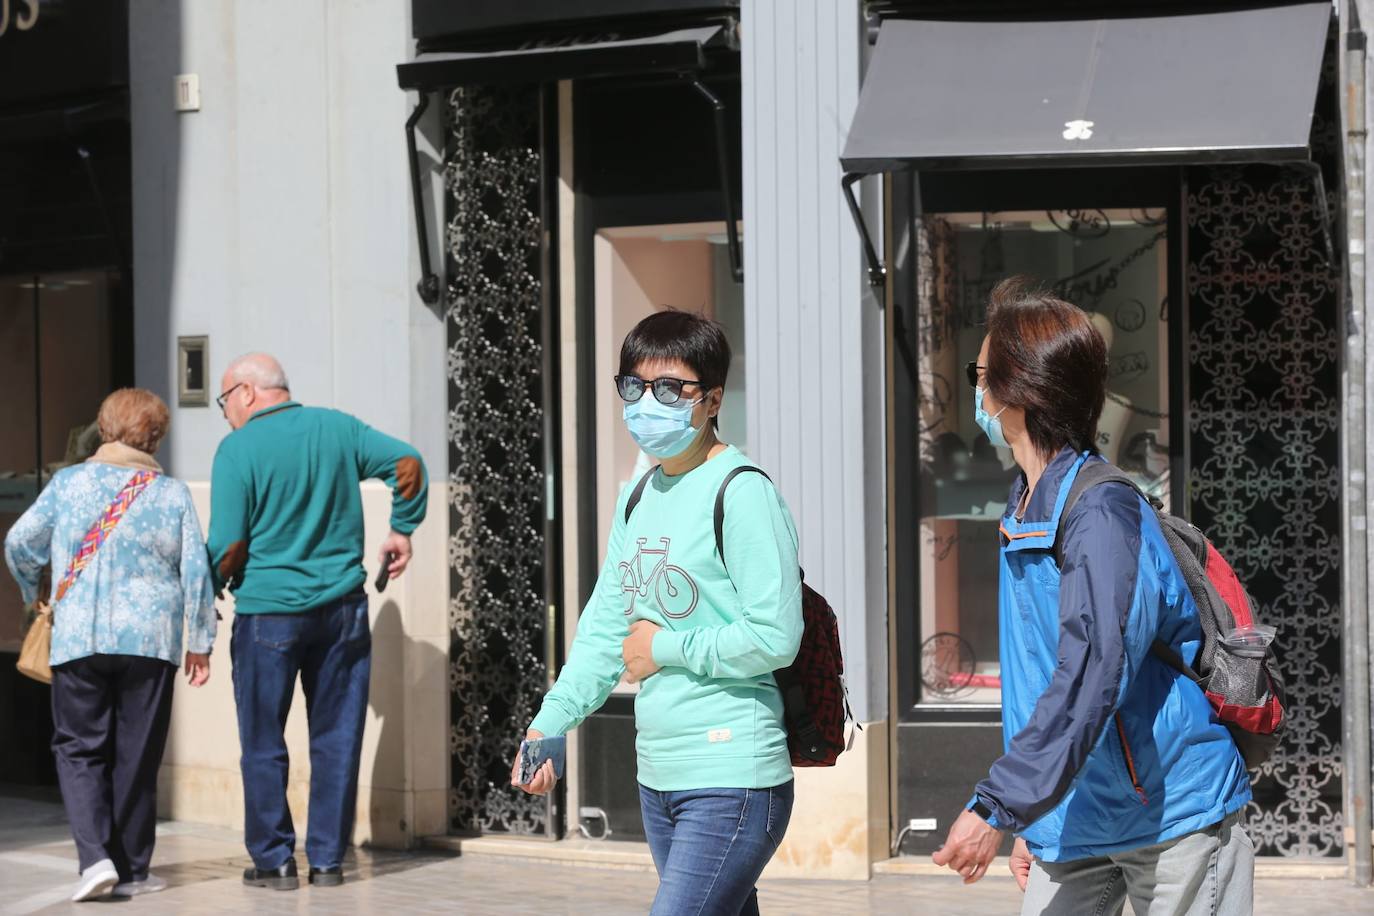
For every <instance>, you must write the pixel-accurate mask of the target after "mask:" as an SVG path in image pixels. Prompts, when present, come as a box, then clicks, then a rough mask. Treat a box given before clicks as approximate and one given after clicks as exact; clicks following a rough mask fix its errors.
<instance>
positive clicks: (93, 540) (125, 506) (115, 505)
mask: <svg viewBox="0 0 1374 916" xmlns="http://www.w3.org/2000/svg"><path fill="white" fill-rule="evenodd" d="M157 478H158V473H157V472H156V471H138V472H136V473H135V474H134V476H133V477H130V478H129V482H128V483H126V484H125V485H124V488H123V489H122V490H120V491H119V495H117V496H116V497H115V498H114V502H112V503H110V505H109V506H108V507H107V508H106V509H105V511H104V512H102V513H101V515H100V518H98V519H96V520H95V524H93V525H91V530H90V531H87V532H86V536H85V537H84V538H82V539H81V547H80V549H78V550H77V552H76V556H74V557H72V562H71V565H69V566H68V567H67V574H66V575H65V576H63V577H62V581H61V582H59V583H58V584H57V592H56V598H55V599H54V600H56V601H61V600H62V596H63V595H65V594H67V591H68V589H70V588H71V587H72V584H73V583H75V582H76V577H77V576H79V575H81V571H82V570H83V569H85V568H86V567H87V566H88V565H89V564H90V562H91V558H92V557H94V556H95V552H96V551H97V550H98V549H100V545H101V544H103V543H105V539H106V538H108V537H109V536H110V533H111V532H113V531H114V529H115V526H116V525H118V524H119V520H120V519H121V518H123V517H124V513H125V512H127V511H129V506H131V505H133V502H134V500H135V499H137V498H138V494H140V493H142V492H143V491H144V489H145V488H147V486H148V484H150V483H152V482H153V481H154V480H156V479H157Z"/></svg>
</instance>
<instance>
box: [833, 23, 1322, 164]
mask: <svg viewBox="0 0 1374 916" xmlns="http://www.w3.org/2000/svg"><path fill="white" fill-rule="evenodd" d="M1330 18H1331V4H1330V2H1310V3H1301V4H1293V5H1287V6H1277V7H1270V8H1258V9H1256V8H1246V9H1236V10H1232V11H1227V12H1208V13H1200V14H1192V15H1167V16H1138V17H1133V18H1132V17H1126V18H1120V17H1118V18H1099V19H1087V18H1074V19H1057V20H1045V19H1042V20H1037V21H1024V20H1021V21H1010V20H996V21H989V20H983V21H950V20H902V19H894V20H889V21H886V22H884V23H883V25H882V28H881V30H880V32H879V36H878V41H877V48H876V49H875V51H874V55H873V60H872V63H871V65H870V67H869V70H868V74H867V77H866V79H865V81H864V85H863V89H862V92H861V93H860V96H859V105H858V109H857V111H856V112H855V115H854V120H853V122H852V124H851V127H850V131H849V137H848V141H847V142H846V144H845V149H844V154H843V156H842V157H841V162H842V163H843V166H844V168H845V170H846V171H847V172H850V173H863V174H871V173H874V172H883V171H889V170H892V169H897V168H918V169H922V170H925V169H936V168H1023V167H1034V166H1050V165H1059V166H1062V165H1074V164H1085V165H1108V164H1127V163H1149V164H1167V163H1192V162H1252V161H1265V162H1275V161H1283V160H1294V159H1297V160H1306V159H1308V158H1309V155H1308V135H1309V133H1310V131H1311V125H1312V113H1313V108H1314V105H1315V102H1316V94H1317V80H1318V76H1319V71H1320V69H1321V62H1322V52H1323V49H1324V47H1325V43H1326V38H1327V28H1328V24H1329V22H1330Z"/></svg>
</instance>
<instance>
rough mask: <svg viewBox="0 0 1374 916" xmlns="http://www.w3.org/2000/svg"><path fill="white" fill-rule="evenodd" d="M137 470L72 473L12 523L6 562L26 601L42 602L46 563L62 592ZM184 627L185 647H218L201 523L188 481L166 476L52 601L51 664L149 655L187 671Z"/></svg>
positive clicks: (96, 465) (97, 467)
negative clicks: (97, 525) (87, 542)
mask: <svg viewBox="0 0 1374 916" xmlns="http://www.w3.org/2000/svg"><path fill="white" fill-rule="evenodd" d="M130 451H132V450H130ZM137 454H141V453H137ZM148 460H149V461H150V462H151V459H148ZM154 466H155V465H154ZM134 473H135V469H134V468H132V467H128V466H120V465H118V464H108V463H103V462H101V461H100V460H99V459H98V458H97V459H93V460H91V461H88V462H86V463H85V464H80V465H77V466H75V467H70V468H64V469H63V470H61V471H59V472H58V473H57V475H56V476H54V477H53V479H52V481H51V482H49V484H48V485H47V487H45V488H44V489H43V492H42V493H41V494H40V495H39V497H38V499H37V501H35V502H34V504H33V505H32V506H30V507H29V509H28V511H27V512H25V513H24V514H23V515H22V516H21V517H20V518H19V520H18V521H17V522H15V523H14V527H12V528H11V529H10V532H9V534H8V535H7V536H6V537H5V562H6V563H7V564H8V565H9V568H10V572H11V573H12V574H13V575H14V578H15V579H16V580H17V581H18V582H19V588H20V591H21V592H22V593H23V597H24V603H25V604H29V603H31V602H32V601H33V600H34V599H35V598H36V597H37V591H38V584H39V576H40V575H41V573H42V570H43V567H44V566H45V565H46V564H48V563H49V562H51V563H52V579H53V583H54V586H55V585H56V582H57V580H59V579H61V578H62V576H63V574H64V573H65V572H66V570H67V567H68V565H69V564H70V562H71V558H72V556H73V554H74V553H75V552H76V551H77V549H78V548H79V547H80V546H81V540H82V538H84V537H85V535H86V532H87V531H88V530H90V527H91V525H92V523H94V522H95V520H96V519H97V518H98V517H99V516H100V515H101V514H102V513H103V512H104V511H105V510H106V509H107V508H108V507H109V505H110V503H111V502H112V501H113V500H114V498H115V496H116V495H118V493H119V491H120V489H121V488H123V486H124V485H125V484H126V483H127V482H128V481H129V478H130V477H132V476H133V475H134ZM183 627H185V628H186V629H187V631H188V633H187V636H188V638H187V642H186V648H187V651H190V652H196V653H208V652H209V651H210V649H211V647H212V646H213V645H214V641H215V605H214V592H213V589H212V586H211V580H210V568H209V558H208V554H207V553H206V550H205V541H204V539H203V538H202V536H201V528H200V520H199V518H198V517H197V516H196V510H195V506H194V505H192V503H191V493H190V491H189V490H188V489H187V488H186V484H184V483H182V482H181V481H179V480H176V479H174V478H171V477H168V476H166V475H163V476H160V477H158V478H157V479H156V480H154V481H153V482H152V483H151V484H149V485H148V486H147V488H146V489H144V490H143V492H142V493H140V494H139V495H138V497H137V498H136V499H135V500H134V501H133V503H132V505H130V507H129V510H128V511H127V512H126V513H125V514H124V517H123V518H122V519H121V520H120V522H119V524H118V525H117V526H116V527H115V529H114V531H113V533H111V534H110V536H109V537H108V538H106V540H105V542H104V543H103V544H102V545H101V546H100V548H99V550H97V551H96V554H95V557H94V558H93V559H92V560H91V562H90V564H89V565H88V566H87V567H86V568H85V570H83V571H82V573H81V575H80V576H79V577H78V578H77V580H76V582H75V584H73V585H72V587H71V589H70V590H69V591H68V592H67V594H66V595H65V596H64V597H63V599H62V600H61V601H59V602H57V603H56V604H55V605H54V607H53V634H52V655H51V657H50V664H52V665H54V666H56V665H60V664H62V663H64V662H69V661H72V660H74V659H79V658H85V657H86V656H88V655H141V656H145V657H149V658H160V659H162V660H163V661H167V662H171V663H172V664H173V665H179V664H180V663H181V647H182V629H183Z"/></svg>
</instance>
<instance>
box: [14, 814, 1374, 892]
mask: <svg viewBox="0 0 1374 916" xmlns="http://www.w3.org/2000/svg"><path fill="white" fill-rule="evenodd" d="M75 858H76V850H75V847H74V846H73V845H72V843H71V840H70V838H69V837H68V835H67V828H66V821H65V818H64V817H63V815H62V809H61V806H60V805H56V804H54V803H52V802H51V801H35V800H31V799H21V798H13V797H8V796H0V914H21V913H38V912H44V913H59V912H71V913H83V914H85V916H92V914H95V916H99V914H100V913H102V912H108V911H107V910H103V909H101V907H106V906H118V907H128V909H127V910H123V909H121V910H119V912H124V913H138V914H139V916H143V914H164V913H195V914H197V916H199V914H205V913H386V914H401V913H463V914H487V913H491V914H498V913H499V914H502V916H511V914H522V913H537V914H541V916H552V914H582V913H593V914H595V916H622V914H623V916H630V914H643V913H645V912H647V910H648V908H649V902H650V901H651V900H652V899H653V894H654V887H655V884H656V881H655V879H654V877H653V876H652V875H647V874H644V873H641V872H634V871H619V870H605V869H594V868H576V867H565V866H551V865H550V866H544V865H531V864H529V863H521V862H517V861H508V860H501V859H491V858H477V857H469V858H466V859H462V858H451V857H448V856H446V855H444V854H439V853H432V852H420V853H397V852H383V851H368V850H360V851H358V853H357V854H356V855H355V856H353V857H351V858H350V860H349V862H348V863H347V866H346V875H347V883H345V884H344V886H343V887H340V888H320V889H315V888H311V887H309V886H303V887H302V888H301V889H300V890H298V891H289V892H278V891H266V890H258V889H254V888H246V887H244V886H243V885H242V884H241V883H240V877H239V876H240V874H241V872H242V870H243V868H244V867H245V866H246V865H247V864H248V860H247V857H246V856H245V854H244V852H243V847H242V845H241V844H240V842H239V836H238V834H237V833H235V832H233V831H229V830H224V829H221V828H217V827H207V826H203V825H197V824H187V823H180V822H168V823H164V824H161V825H159V827H158V846H157V853H156V855H155V857H154V860H153V871H154V872H155V873H156V874H158V875H161V876H162V877H163V878H166V879H167V882H168V884H169V885H170V887H169V888H168V889H167V890H166V891H164V892H162V893H160V894H155V895H151V896H147V897H141V898H137V899H135V900H132V901H102V902H96V903H91V904H85V905H83V904H72V903H68V902H67V897H68V895H69V894H70V893H71V887H72V885H73V884H74V882H75V880H76V861H75ZM298 861H301V864H304V863H303V860H298ZM760 893H761V903H762V909H763V911H764V912H765V913H778V914H793V913H801V912H811V913H825V914H856V916H857V914H866V913H883V914H890V913H923V914H968V916H984V914H987V916H991V914H1009V913H1015V912H1016V908H1017V905H1018V903H1019V894H1018V893H1017V890H1016V886H1015V885H1014V884H1013V883H1012V881H1011V879H1010V878H1000V877H990V878H986V879H984V880H983V881H980V882H979V883H978V884H976V885H974V886H972V887H967V888H966V887H963V886H962V885H961V884H960V883H959V881H958V880H957V879H955V878H952V877H951V878H933V877H925V878H909V877H897V876H881V877H878V878H875V879H874V880H872V881H869V882H838V881H768V882H764V884H763V885H762V887H761V891H760ZM1256 899H1257V900H1258V906H1257V907H1256V910H1255V912H1256V913H1259V914H1285V916H1286V914H1291V913H1294V912H1301V911H1303V910H1304V909H1306V910H1311V909H1312V908H1313V905H1314V904H1316V905H1318V906H1319V907H1320V910H1321V912H1322V914H1323V916H1325V914H1330V913H1370V912H1374V893H1371V892H1362V891H1357V890H1355V889H1354V888H1352V887H1350V886H1349V885H1347V884H1346V883H1345V882H1344V881H1314V880H1284V881H1281V880H1268V881H1261V882H1260V887H1258V888H1257V891H1256Z"/></svg>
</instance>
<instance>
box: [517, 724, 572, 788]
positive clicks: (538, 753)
mask: <svg viewBox="0 0 1374 916" xmlns="http://www.w3.org/2000/svg"><path fill="white" fill-rule="evenodd" d="M567 752H568V739H567V736H565V735H552V736H549V737H545V738H529V739H526V740H524V741H521V742H520V772H519V774H518V775H517V777H516V780H517V782H519V784H520V785H522V786H527V785H529V784H530V780H532V779H534V777H535V775H536V774H537V773H538V772H539V768H540V767H542V766H543V765H544V763H545V761H549V760H552V761H553V775H554V776H555V777H557V778H558V779H562V778H563V767H564V764H565V763H566V761H567Z"/></svg>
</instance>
